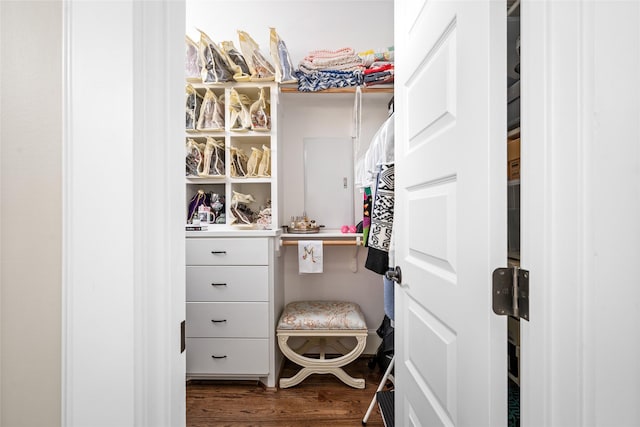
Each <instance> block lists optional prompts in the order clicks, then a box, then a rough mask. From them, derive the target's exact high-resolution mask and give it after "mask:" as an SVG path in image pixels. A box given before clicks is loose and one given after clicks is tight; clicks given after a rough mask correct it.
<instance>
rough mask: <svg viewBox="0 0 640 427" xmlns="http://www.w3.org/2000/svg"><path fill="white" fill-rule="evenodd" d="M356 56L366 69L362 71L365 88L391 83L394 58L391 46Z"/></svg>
mask: <svg viewBox="0 0 640 427" xmlns="http://www.w3.org/2000/svg"><path fill="white" fill-rule="evenodd" d="M358 56H359V57H360V59H362V62H363V64H364V65H365V66H366V67H367V68H366V69H365V70H364V85H365V86H373V85H379V84H390V83H393V75H394V65H393V61H394V56H395V51H394V48H393V46H391V47H389V48H386V49H380V50H367V51H364V52H360V53H358Z"/></svg>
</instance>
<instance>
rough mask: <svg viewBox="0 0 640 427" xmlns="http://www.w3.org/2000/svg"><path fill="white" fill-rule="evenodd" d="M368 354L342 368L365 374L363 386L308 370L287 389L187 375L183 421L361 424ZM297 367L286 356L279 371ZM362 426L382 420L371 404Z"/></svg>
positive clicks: (369, 387) (190, 425)
mask: <svg viewBox="0 0 640 427" xmlns="http://www.w3.org/2000/svg"><path fill="white" fill-rule="evenodd" d="M369 359H370V358H369V357H365V358H360V359H358V360H356V361H355V362H353V363H351V364H350V365H349V366H347V368H346V369H345V370H346V371H347V372H348V373H349V374H350V375H352V376H354V377H357V378H365V380H366V388H365V389H363V390H358V389H354V388H351V387H349V386H347V385H345V384H344V383H342V382H341V381H340V380H338V379H337V378H336V377H334V376H333V375H311V376H310V377H308V378H307V379H306V380H304V381H303V382H302V383H300V384H299V385H297V386H295V387H291V388H288V389H278V390H268V389H265V387H264V386H262V385H260V384H258V383H256V382H250V381H243V382H235V381H190V382H189V383H188V384H187V427H205V426H207V427H209V426H216V427H217V426H230V427H238V426H243V427H244V426H272V427H275V426H278V427H313V426H333V427H342V426H361V425H362V424H361V423H362V418H363V417H364V414H365V413H366V412H367V408H368V407H369V403H370V402H371V398H372V397H373V395H374V393H375V390H376V388H377V387H378V382H379V381H380V378H381V377H382V374H381V373H380V372H379V369H378V368H377V367H376V368H375V370H373V371H372V370H370V369H369V367H368V366H367V363H368V362H369ZM297 370H298V368H297V366H296V365H294V364H293V363H291V362H289V361H287V363H286V364H285V366H284V368H283V371H282V376H283V377H289V376H291V375H293V374H294V373H295V372H296V371H297ZM367 426H371V427H380V426H383V422H382V418H381V416H380V412H379V411H378V407H377V405H376V407H375V409H374V411H373V412H372V414H371V416H370V417H369V421H368V422H367Z"/></svg>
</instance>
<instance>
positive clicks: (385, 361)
mask: <svg viewBox="0 0 640 427" xmlns="http://www.w3.org/2000/svg"><path fill="white" fill-rule="evenodd" d="M376 333H377V334H378V336H379V337H380V338H382V342H381V343H380V345H379V346H378V350H377V351H376V354H375V356H374V357H373V359H371V361H370V362H369V369H374V368H375V367H376V365H377V366H379V367H380V373H384V372H385V371H386V370H387V368H388V367H389V363H391V359H392V358H393V354H394V350H393V341H394V328H393V326H391V320H390V319H389V317H388V316H386V315H385V316H384V319H382V323H381V324H380V326H379V327H378V329H377V330H376Z"/></svg>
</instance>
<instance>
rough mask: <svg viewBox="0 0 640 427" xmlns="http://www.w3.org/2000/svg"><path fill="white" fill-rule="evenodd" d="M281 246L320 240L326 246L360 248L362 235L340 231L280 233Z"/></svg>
mask: <svg viewBox="0 0 640 427" xmlns="http://www.w3.org/2000/svg"><path fill="white" fill-rule="evenodd" d="M280 238H281V239H282V246H294V245H297V244H298V240H322V244H323V245H328V246H362V233H341V232H340V230H322V231H320V232H319V233H309V234H304V233H300V234H298V233H282V234H281V235H280Z"/></svg>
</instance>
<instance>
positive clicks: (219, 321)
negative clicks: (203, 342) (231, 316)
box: [211, 319, 227, 323]
mask: <svg viewBox="0 0 640 427" xmlns="http://www.w3.org/2000/svg"><path fill="white" fill-rule="evenodd" d="M211 321H212V322H213V323H224V322H226V321H227V319H222V320H216V319H211Z"/></svg>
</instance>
